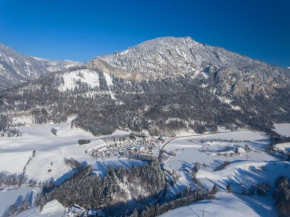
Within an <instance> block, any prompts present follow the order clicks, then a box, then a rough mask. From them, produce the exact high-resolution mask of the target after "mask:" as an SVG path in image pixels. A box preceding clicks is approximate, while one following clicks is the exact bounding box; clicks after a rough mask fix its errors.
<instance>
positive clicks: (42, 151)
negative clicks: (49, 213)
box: [0, 123, 143, 183]
mask: <svg viewBox="0 0 290 217" xmlns="http://www.w3.org/2000/svg"><path fill="white" fill-rule="evenodd" d="M51 128H55V129H57V136H55V135H53V134H52V133H51V132H50V131H51ZM19 130H20V131H21V132H22V133H23V134H24V135H23V136H22V137H11V138H5V139H1V140H0V171H8V172H10V173H17V174H20V173H22V172H23V168H24V166H25V165H26V163H27V161H28V159H29V157H31V156H32V152H33V150H36V155H35V157H33V158H32V160H31V161H30V162H29V164H28V165H27V166H26V175H27V176H28V177H29V178H33V179H36V180H38V181H44V180H47V179H50V178H53V179H54V180H55V181H56V182H57V183H59V182H61V181H63V180H64V179H65V178H66V177H69V176H70V175H71V173H72V171H71V169H70V168H67V166H66V165H65V163H64V159H65V158H68V159H69V158H74V159H76V160H77V161H79V162H80V163H83V164H90V165H92V167H93V170H94V172H95V173H97V174H100V175H104V174H105V171H106V168H107V166H112V167H118V166H126V167H129V166H132V164H133V163H135V164H137V165H140V164H141V163H143V162H141V161H134V160H133V161H132V160H129V159H120V160H118V159H116V160H110V161H106V162H102V161H96V159H94V158H92V157H91V156H89V155H87V154H86V153H85V151H86V150H88V149H90V148H92V147H98V146H102V145H103V144H104V141H103V140H102V137H94V136H93V135H92V134H90V133H88V132H85V131H83V130H81V129H77V128H73V129H71V126H70V123H63V124H45V125H31V126H24V127H20V128H19ZM115 134H116V135H120V134H126V132H124V131H116V132H115V133H114V134H113V135H115ZM79 139H90V140H91V143H90V144H86V145H79V144H78V140H79ZM49 169H51V172H48V170H49Z"/></svg>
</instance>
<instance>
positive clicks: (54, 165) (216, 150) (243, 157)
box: [0, 123, 290, 217]
mask: <svg viewBox="0 0 290 217" xmlns="http://www.w3.org/2000/svg"><path fill="white" fill-rule="evenodd" d="M287 127H289V125H287ZM51 128H55V129H57V136H55V135H53V134H52V133H51ZM276 128H277V129H279V130H280V131H281V129H282V128H283V127H282V128H281V127H280V126H278V127H277V126H276ZM20 131H21V132H22V133H23V136H22V137H11V138H1V139H0V172H2V171H7V172H9V173H16V174H20V173H22V172H23V169H24V167H25V165H26V164H27V162H28V159H29V157H32V155H33V151H34V150H35V151H36V152H35V156H34V157H32V160H31V161H29V163H28V164H27V166H26V169H25V173H26V175H27V176H28V178H33V179H35V180H37V181H45V180H49V179H52V180H53V181H54V182H55V183H61V182H62V181H63V180H64V179H65V178H67V177H69V176H71V173H72V172H71V169H70V168H68V167H67V166H66V164H65V163H64V159H65V158H67V159H69V158H74V159H76V160H77V161H79V162H80V163H82V164H84V165H92V167H93V171H94V173H96V174H98V175H100V176H103V175H104V174H105V172H106V168H107V167H108V166H112V167H119V166H124V167H128V168H129V167H131V166H132V165H133V164H135V165H137V166H138V165H142V164H144V163H145V162H142V161H139V160H131V159H126V158H122V159H119V158H118V157H116V158H114V157H113V158H110V159H104V160H96V159H95V158H92V157H91V156H90V155H88V154H87V153H86V151H87V150H89V149H91V148H98V147H103V146H106V144H105V142H104V140H103V138H104V137H93V136H92V135H91V134H90V133H87V132H84V131H83V130H81V129H71V127H70V123H65V124H45V125H31V126H24V127H20ZM219 131H220V133H217V134H207V135H192V136H186V137H180V138H176V139H173V140H171V141H170V142H168V143H167V144H166V145H164V144H160V148H163V149H164V150H165V151H166V152H167V153H171V154H172V155H168V159H167V160H166V161H165V162H164V168H165V169H166V170H167V171H170V172H173V171H174V173H175V174H178V176H179V180H178V181H177V183H176V185H175V186H174V187H172V188H171V189H170V193H171V194H176V193H177V192H178V191H180V190H182V189H184V188H185V186H187V187H192V188H195V184H194V183H193V181H192V178H191V176H190V171H191V170H192V169H193V167H194V165H195V164H196V165H199V171H198V173H197V176H196V177H197V178H198V179H199V180H200V181H201V185H202V188H203V189H211V188H212V186H213V185H214V184H216V185H217V186H218V187H219V189H220V191H219V192H218V193H217V195H216V199H215V200H205V201H200V202H196V203H193V204H191V205H189V206H186V207H181V208H178V209H176V210H172V211H169V212H167V213H165V214H163V215H162V216H163V217H167V216H202V210H203V209H204V211H205V213H204V216H277V214H276V209H275V205H274V201H273V199H272V198H271V196H270V195H269V196H267V197H259V196H256V195H255V196H251V197H250V196H242V195H241V192H242V190H243V189H244V188H246V189H248V188H250V187H251V186H252V185H257V184H260V183H268V184H270V185H271V186H273V185H274V182H275V179H276V178H277V177H278V176H279V175H285V176H289V174H290V165H289V162H281V161H280V159H278V158H276V157H273V156H270V155H268V154H267V153H266V152H265V148H266V147H267V144H268V143H269V138H268V137H267V136H266V135H265V134H263V133H261V132H253V131H248V130H241V131H237V132H230V131H227V130H225V129H222V128H220V129H219ZM283 132H285V131H283ZM120 134H123V135H124V134H129V133H128V132H123V131H117V132H115V133H114V135H120ZM183 135H184V134H183ZM79 139H90V140H91V143H90V144H85V145H79V144H78V142H77V141H78V140H79ZM166 141H169V138H167V139H166ZM166 141H165V142H166ZM246 147H248V148H249V149H250V150H251V151H250V152H248V151H247V150H246V149H247V148H246ZM165 155H167V154H165ZM174 155H175V156H174ZM225 161H229V163H228V165H227V166H225V168H223V169H221V170H216V168H217V167H219V166H220V165H221V164H222V163H223V162H225ZM228 183H230V184H231V186H232V189H233V192H234V193H227V192H226V185H227V184H228ZM37 190H38V189H32V188H29V187H22V188H20V189H12V190H11V189H7V188H4V189H2V190H1V191H0V216H2V215H3V213H4V212H5V209H6V208H7V207H8V206H10V205H12V204H13V203H15V202H16V201H17V200H21V199H22V198H25V197H26V196H30V197H31V198H32V199H31V200H32V201H33V198H34V197H35V195H34V194H35V193H31V192H32V191H34V192H37ZM64 209H65V208H64V207H63V206H62V205H61V204H60V203H58V202H57V201H51V202H49V203H48V204H46V205H45V207H44V209H43V210H42V212H41V213H39V212H38V211H37V209H35V208H33V209H30V210H27V211H25V212H23V213H20V214H19V215H18V216H21V217H24V216H31V217H32V216H51V217H53V216H60V215H61V213H63V212H64Z"/></svg>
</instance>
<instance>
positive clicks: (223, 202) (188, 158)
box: [162, 130, 290, 217]
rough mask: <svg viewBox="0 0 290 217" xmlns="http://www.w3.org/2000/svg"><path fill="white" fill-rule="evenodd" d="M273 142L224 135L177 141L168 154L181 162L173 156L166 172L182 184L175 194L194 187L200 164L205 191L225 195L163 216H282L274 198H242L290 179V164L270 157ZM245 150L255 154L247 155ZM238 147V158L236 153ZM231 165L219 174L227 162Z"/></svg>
mask: <svg viewBox="0 0 290 217" xmlns="http://www.w3.org/2000/svg"><path fill="white" fill-rule="evenodd" d="M268 143H269V138H268V137H267V136H266V135H265V134H263V133H260V132H253V131H246V130H245V131H238V132H226V131H222V132H221V133H218V134H210V135H197V136H196V135H194V136H189V137H188V136H187V137H181V138H177V139H174V140H172V141H171V142H169V143H168V144H167V145H166V146H165V147H164V148H165V150H166V151H167V152H171V153H172V152H173V153H175V154H176V156H170V157H169V158H168V159H167V161H166V162H165V168H166V169H167V170H169V171H174V172H175V174H178V176H179V181H178V182H177V184H176V187H174V188H172V189H171V190H172V192H173V193H174V192H177V191H178V190H180V189H182V188H184V186H188V187H193V188H194V186H195V184H194V183H193V181H192V178H191V175H190V171H191V170H192V169H193V167H194V165H195V164H196V163H197V165H199V171H198V173H197V175H196V177H197V178H198V179H199V180H200V182H201V185H202V187H203V188H204V189H208V190H211V188H212V187H213V185H214V184H216V186H218V188H219V189H220V192H219V193H218V194H217V196H216V199H215V200H208V201H200V202H195V203H192V204H191V205H189V206H186V207H181V208H178V209H176V210H173V211H170V212H167V213H165V214H163V215H162V216H163V217H169V216H203V215H202V212H201V210H203V209H204V210H205V211H207V212H205V213H204V214H205V215H204V216H277V214H276V209H275V205H274V201H273V199H272V198H271V196H269V195H268V196H267V197H258V196H253V197H249V196H243V195H242V194H241V193H242V191H243V189H249V188H250V187H251V186H252V185H254V186H256V185H258V184H261V183H267V184H269V185H271V186H274V182H275V179H276V178H277V177H278V176H279V175H284V176H288V177H289V174H290V164H289V162H282V161H280V159H277V158H275V157H273V156H270V155H268V154H267V153H266V152H265V149H266V147H267V144H268ZM245 146H247V147H249V149H251V151H250V152H246V151H245V150H246V148H245ZM235 147H237V148H238V149H237V150H238V153H235V152H234V150H235ZM225 161H229V164H228V165H227V166H226V167H225V168H223V169H221V170H217V167H218V166H219V165H221V164H222V163H223V162H225ZM228 183H230V184H231V187H232V189H233V192H234V194H232V193H226V185H227V184H228Z"/></svg>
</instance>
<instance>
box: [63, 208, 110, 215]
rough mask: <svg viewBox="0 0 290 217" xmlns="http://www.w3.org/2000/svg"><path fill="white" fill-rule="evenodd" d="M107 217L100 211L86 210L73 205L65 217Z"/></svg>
mask: <svg viewBox="0 0 290 217" xmlns="http://www.w3.org/2000/svg"><path fill="white" fill-rule="evenodd" d="M103 216H105V215H104V213H103V212H102V210H100V209H97V210H95V209H88V210H86V209H84V208H82V207H80V206H77V205H73V206H71V207H70V208H68V209H67V211H66V213H65V214H64V215H63V217H103Z"/></svg>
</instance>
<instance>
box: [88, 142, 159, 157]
mask: <svg viewBox="0 0 290 217" xmlns="http://www.w3.org/2000/svg"><path fill="white" fill-rule="evenodd" d="M161 143H163V139H162V137H158V138H157V139H156V138H154V137H147V138H142V139H137V140H129V141H124V142H114V143H112V144H109V145H107V146H105V147H101V148H99V149H92V150H91V151H90V153H89V154H90V155H91V156H93V157H95V158H99V159H107V158H131V157H132V156H135V155H142V156H148V157H151V158H153V157H154V158H157V157H158V155H159V152H160V144H161Z"/></svg>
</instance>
